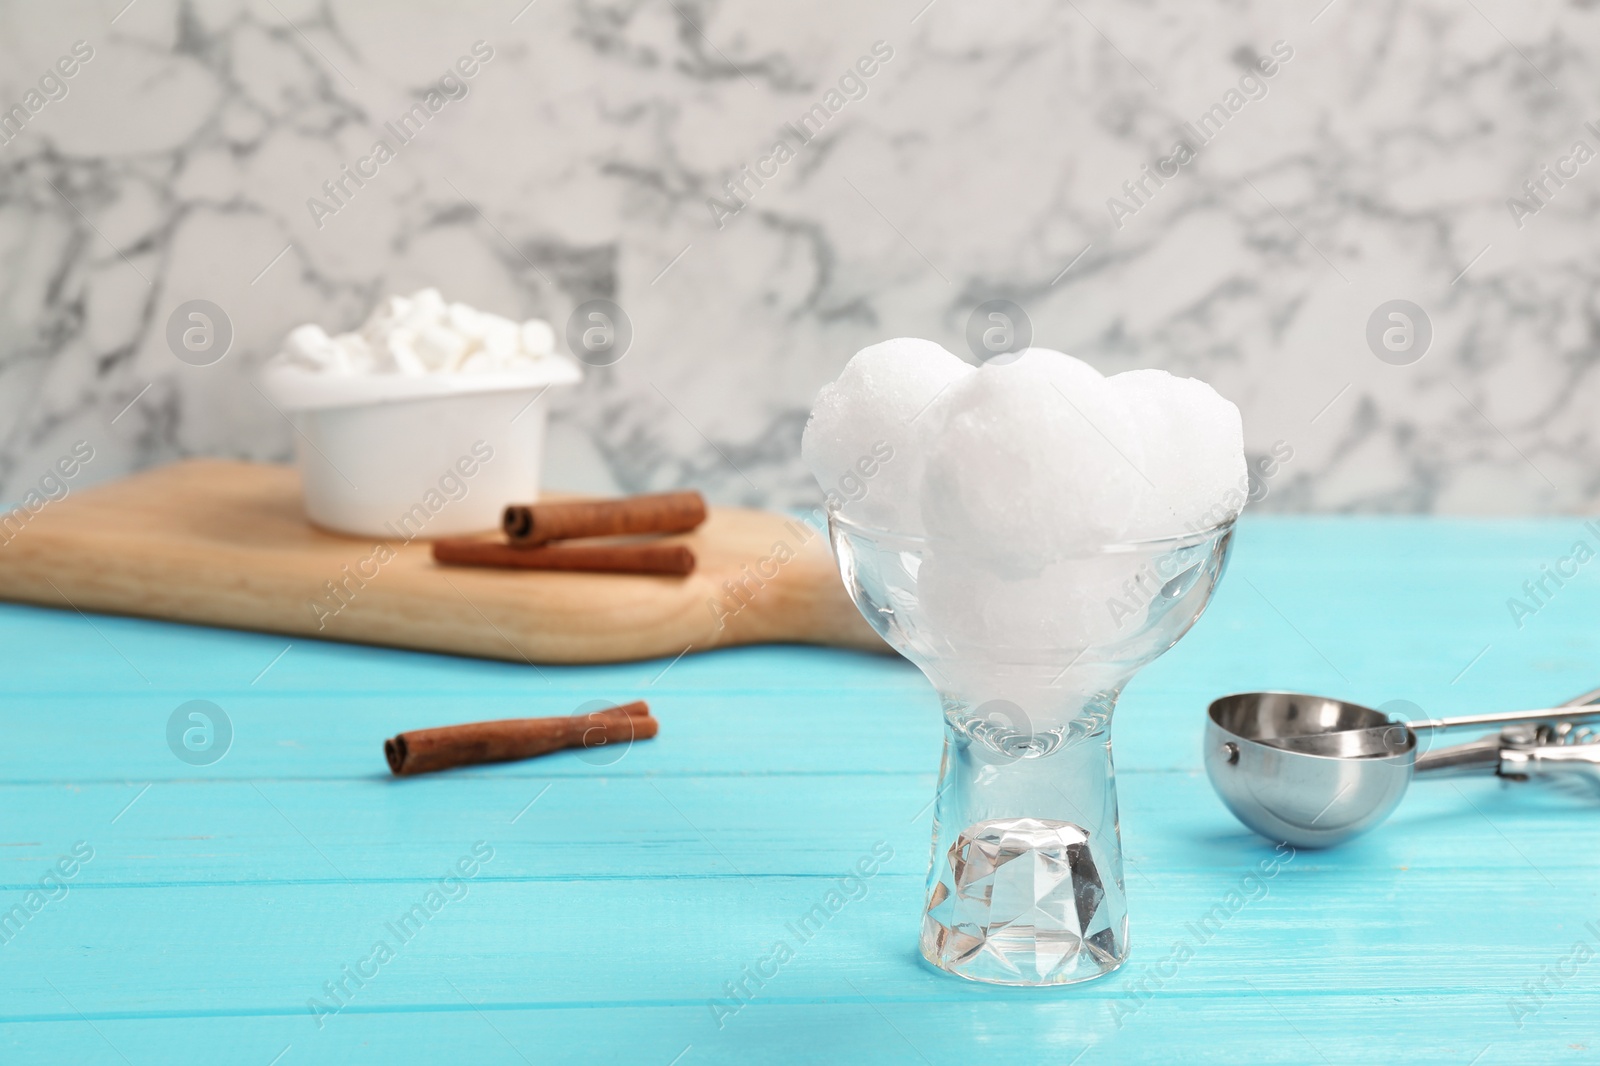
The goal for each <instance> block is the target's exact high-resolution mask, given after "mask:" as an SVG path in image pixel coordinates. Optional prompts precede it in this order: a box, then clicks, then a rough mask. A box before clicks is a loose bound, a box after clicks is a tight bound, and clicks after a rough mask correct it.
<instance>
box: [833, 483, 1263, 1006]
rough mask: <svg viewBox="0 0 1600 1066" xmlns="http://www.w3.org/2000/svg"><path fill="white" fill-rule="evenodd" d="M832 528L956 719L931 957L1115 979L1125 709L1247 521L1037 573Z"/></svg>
mask: <svg viewBox="0 0 1600 1066" xmlns="http://www.w3.org/2000/svg"><path fill="white" fill-rule="evenodd" d="M828 527H829V534H830V539H831V541H832V544H833V550H834V556H835V559H836V560H837V562H838V565H839V571H840V574H841V576H842V577H843V578H844V584H845V588H846V589H847V590H848V591H849V593H850V596H851V598H852V599H853V600H854V601H855V604H856V606H857V607H858V608H859V609H860V611H861V613H862V615H863V616H864V617H865V618H866V620H867V622H868V623H869V624H870V625H871V626H872V627H873V628H874V629H875V630H877V632H878V634H879V635H880V636H882V637H883V639H884V640H885V641H887V642H888V643H889V645H890V646H891V647H893V648H894V649H895V650H896V651H898V652H900V654H902V655H904V656H905V657H906V658H907V659H910V660H911V661H912V662H913V663H915V664H916V665H917V667H918V668H919V669H921V670H922V672H923V674H924V675H926V677H927V678H928V680H929V681H930V682H932V683H933V685H934V687H935V688H936V689H937V690H938V693H939V698H940V702H941V704H942V707H943V711H944V721H945V745H944V758H943V762H942V765H941V767H940V771H939V785H938V790H937V792H936V793H935V797H934V823H933V853H932V860H931V863H930V868H929V871H928V889H927V897H926V902H925V904H924V913H923V920H922V938H921V946H922V954H923V957H924V958H926V959H927V960H928V962H930V963H932V964H933V965H934V966H936V967H938V968H939V969H941V970H944V971H945V972H947V973H951V974H955V975H956V976H958V977H964V978H967V979H969V980H973V981H984V982H990V983H994V984H1006V985H1062V984H1072V983H1075V982H1079V981H1087V980H1090V979H1092V978H1095V977H1099V976H1101V975H1103V974H1106V973H1110V972H1111V971H1112V970H1114V969H1116V968H1117V967H1118V966H1120V965H1121V964H1122V962H1123V961H1124V960H1125V959H1126V958H1127V953H1128V908H1127V893H1126V889H1125V885H1124V880H1123V868H1122V842H1121V837H1120V831H1119V828H1118V820H1117V793H1116V780H1115V776H1114V771H1113V767H1112V759H1111V717H1112V712H1113V710H1114V708H1115V706H1116V701H1117V697H1118V696H1119V695H1120V694H1121V692H1122V689H1123V687H1124V686H1125V685H1126V684H1127V683H1128V681H1129V679H1131V678H1132V677H1133V675H1134V674H1135V673H1137V672H1138V671H1139V669H1140V668H1141V667H1143V666H1145V665H1146V664H1148V663H1150V662H1152V661H1153V660H1155V659H1156V658H1157V657H1158V656H1160V655H1161V654H1162V653H1163V652H1165V651H1166V650H1167V649H1169V648H1171V647H1172V646H1173V645H1174V644H1176V643H1177V642H1178V640H1179V638H1181V637H1182V636H1183V635H1184V633H1186V632H1188V630H1189V627H1190V626H1192V625H1193V624H1194V622H1195V620H1196V619H1198V618H1199V617H1200V614H1201V612H1202V611H1203V610H1204V609H1205V605H1206V603H1207V601H1208V600H1209V599H1210V596H1211V593H1212V590H1213V589H1214V588H1215V587H1216V583H1217V581H1218V580H1219V579H1220V578H1221V576H1222V571H1223V568H1224V566H1225V563H1226V560H1227V554H1228V546H1229V543H1230V540H1231V538H1232V532H1233V522H1232V521H1231V520H1230V521H1228V522H1226V523H1224V524H1222V525H1218V526H1214V527H1211V528H1208V529H1203V530H1199V531H1196V532H1192V533H1185V534H1182V535H1178V536H1171V537H1163V538H1159V539H1154V540H1142V541H1133V542H1128V543H1121V544H1105V545H1098V546H1094V547H1090V548H1086V549H1083V550H1081V551H1079V552H1077V553H1075V554H1071V555H1069V556H1067V557H1065V558H1062V559H1060V560H1058V561H1057V562H1055V563H1052V564H1051V565H1049V566H1047V567H1045V568H1044V570H1043V572H1035V573H1026V574H1015V573H1008V572H1007V571H1006V569H1005V566H1006V563H1005V559H1004V556H1003V555H1000V556H997V557H996V559H995V560H993V561H992V563H979V562H976V561H974V560H973V559H971V558H970V556H969V555H968V554H967V553H963V552H962V551H961V550H960V549H959V548H958V546H956V545H954V544H952V543H948V542H943V541H941V540H939V539H938V538H934V537H926V536H914V535H908V534H903V533H896V532H893V531H890V530H884V529H875V528H872V527H869V526H865V525H862V524H859V523H857V522H855V521H853V520H851V519H848V518H846V517H844V516H843V515H842V514H840V513H839V511H838V510H837V508H835V509H834V510H832V511H831V512H830V514H829V519H828Z"/></svg>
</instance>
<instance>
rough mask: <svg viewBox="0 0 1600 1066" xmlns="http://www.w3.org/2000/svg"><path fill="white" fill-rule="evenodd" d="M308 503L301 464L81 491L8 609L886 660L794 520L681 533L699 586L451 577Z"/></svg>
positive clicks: (750, 516) (584, 657)
mask: <svg viewBox="0 0 1600 1066" xmlns="http://www.w3.org/2000/svg"><path fill="white" fill-rule="evenodd" d="M299 492H300V490H299V483H298V481H297V479H296V477H295V474H294V471H293V470H292V469H291V468H289V467H283V466H272V465H266V464H260V463H240V462H228V461H222V460H210V459H206V460H201V459H195V460H190V461H187V462H183V463H177V464H174V465H172V466H168V467H163V468H160V469H157V470H151V471H148V472H145V473H142V474H138V475H136V476H134V477H130V478H127V479H125V480H123V481H118V482H114V483H112V484H108V485H102V486H99V487H97V488H94V489H90V490H87V491H84V492H82V493H75V494H73V495H71V496H68V497H67V498H66V499H64V500H61V501H59V502H57V503H53V504H49V505H47V506H45V507H44V508H43V509H42V510H41V511H40V512H39V513H38V514H37V515H35V516H33V517H31V518H30V519H29V520H28V521H27V523H26V524H25V525H20V526H18V528H16V529H15V530H13V529H9V528H8V529H6V530H5V531H4V532H3V534H0V536H3V538H4V540H5V543H4V544H3V546H0V598H4V599H9V600H16V601H21V602H27V603H37V604H43V605H46V606H50V607H61V606H66V605H72V606H74V607H75V608H77V609H78V610H84V611H103V612H108V613H117V614H132V615H140V616H144V617H153V618H165V619H172V620H177V621H185V622H199V623H203V624H207V625H219V626H233V627H237V628H243V629H259V630H266V631H269V632H274V633H286V634H291V635H295V636H301V637H307V636H313V637H321V638H324V639H329V640H341V641H355V642H358V643H367V644H383V645H391V646H395V647H402V648H416V649H421V650H425V651H441V652H450V653H453V654H458V655H478V656H485V657H488V658H493V659H507V660H510V661H514V662H526V661H532V662H613V661H618V660H627V659H639V658H650V657H653V656H657V655H675V654H677V653H679V652H681V651H683V650H684V649H685V648H690V647H694V648H698V649H700V650H705V649H708V648H713V647H723V646H729V645H737V644H748V643H755V642H761V641H775V640H776V641H795V642H801V643H807V642H809V643H819V644H830V645H840V646H844V647H869V648H871V647H881V645H880V643H879V641H878V639H877V637H876V636H875V635H874V634H873V633H872V631H871V630H870V629H869V628H868V627H867V626H866V623H865V622H863V621H862V620H861V616H860V615H859V614H858V613H857V611H856V610H855V608H854V607H853V606H852V605H851V604H850V602H849V600H848V598H847V597H846V596H845V594H844V591H843V587H842V585H841V583H840V581H839V578H838V574H837V573H836V571H835V570H834V566H833V562H832V560H831V557H830V556H829V554H828V551H827V547H826V544H825V540H826V537H825V536H824V535H823V534H820V533H818V532H817V531H815V530H814V529H812V528H811V527H809V526H807V525H806V524H805V523H804V522H801V521H800V520H798V519H791V518H786V517H785V516H783V515H775V514H770V513H767V512H762V511H750V510H740V509H737V508H713V509H712V511H711V513H710V516H709V517H708V518H707V520H706V523H705V524H704V525H703V526H701V527H700V528H699V529H698V530H696V531H695V532H693V533H688V534H683V535H680V536H676V537H672V538H668V539H669V541H670V542H671V543H682V544H685V545H688V546H689V548H690V549H691V550H692V551H693V552H694V553H695V555H696V557H697V559H698V560H699V565H698V567H697V568H696V571H695V573H693V574H691V575H689V576H688V577H684V578H676V577H646V576H635V575H622V574H605V575H597V574H579V573H549V572H537V573H529V572H507V571H502V570H492V571H486V570H484V569H482V568H477V567H442V566H440V565H438V564H436V563H435V562H434V561H433V559H432V558H431V556H430V554H429V545H428V542H427V541H426V540H425V539H420V538H419V539H415V540H409V541H408V540H406V539H405V536H406V535H407V534H410V533H413V532H414V531H413V530H412V529H410V528H409V527H408V528H407V529H406V530H405V531H404V532H401V531H400V530H397V531H396V533H395V536H393V537H389V538H382V539H380V538H367V539H362V538H355V537H346V536H338V535H335V534H332V533H328V532H325V531H323V530H319V529H317V528H315V527H313V526H311V525H310V524H309V523H308V522H307V521H306V519H305V517H304V514H303V513H302V511H301V506H300V497H299ZM425 529H426V527H425V526H424V527H422V531H424V532H425ZM780 546H781V548H782V551H781V552H780V551H779V548H780ZM751 568H755V569H756V571H757V572H758V576H757V577H756V578H755V579H754V580H753V581H752V579H751V578H750V570H751ZM761 573H768V574H770V575H771V576H769V577H765V578H763V577H761V576H759V575H760V574H761ZM734 584H742V586H743V588H744V590H745V591H744V592H742V593H739V594H737V595H735V593H733V592H730V591H729V588H730V587H731V586H732V585H734ZM336 586H337V587H336ZM746 604H747V605H746ZM719 609H720V613H719Z"/></svg>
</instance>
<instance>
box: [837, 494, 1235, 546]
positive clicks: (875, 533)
mask: <svg viewBox="0 0 1600 1066" xmlns="http://www.w3.org/2000/svg"><path fill="white" fill-rule="evenodd" d="M841 508H842V505H841V504H838V503H830V504H829V505H828V507H827V515H828V528H829V529H830V530H832V529H835V528H839V529H844V530H846V531H848V532H851V533H857V534H860V535H862V536H865V537H867V538H868V539H870V540H872V541H873V542H874V543H891V544H898V545H900V546H903V547H907V548H923V547H930V546H936V545H939V544H948V543H951V542H950V541H949V540H948V538H941V537H931V536H928V535H927V534H925V533H900V532H896V531H895V530H892V529H883V528H882V527H879V526H869V525H867V524H866V523H865V522H858V521H856V520H855V519H852V518H846V517H845V516H844V514H843V513H842V510H841ZM1238 520H1239V516H1238V515H1234V516H1233V517H1232V518H1230V519H1228V520H1227V521H1225V522H1218V523H1217V524H1216V525H1213V526H1207V527H1206V528H1204V529H1197V530H1194V531H1192V532H1187V533H1174V534H1168V535H1167V536H1164V537H1146V538H1143V539H1141V540H1126V541H1114V542H1112V543H1109V544H1098V545H1095V546H1094V547H1092V548H1086V549H1077V550H1074V551H1071V552H1069V553H1067V555H1066V556H1064V558H1069V559H1073V558H1084V557H1086V556H1090V555H1111V554H1131V553H1137V552H1148V551H1152V550H1167V551H1172V550H1175V549H1178V548H1190V547H1194V546H1196V545H1199V544H1204V543H1206V542H1207V541H1211V540H1215V539H1216V538H1217V537H1218V536H1220V535H1222V534H1226V533H1228V532H1231V531H1232V529H1233V527H1234V525H1235V523H1237V522H1238Z"/></svg>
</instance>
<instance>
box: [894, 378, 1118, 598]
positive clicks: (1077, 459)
mask: <svg viewBox="0 0 1600 1066" xmlns="http://www.w3.org/2000/svg"><path fill="white" fill-rule="evenodd" d="M1073 364H1077V365H1073ZM1086 370H1087V371H1088V372H1087V373H1086V372H1085V371H1086ZM940 406H941V415H942V424H941V425H940V426H938V427H937V430H938V431H937V435H936V437H935V438H934V440H933V442H932V444H931V446H930V447H929V449H928V456H927V473H926V476H925V478H924V482H923V486H922V493H921V497H922V515H923V519H924V521H925V522H926V524H927V529H928V532H929V533H930V534H932V535H934V536H938V537H943V538H947V539H949V540H951V541H953V542H955V543H957V544H959V545H960V546H961V549H962V550H964V551H967V552H970V553H972V554H973V555H974V557H978V558H984V559H987V560H989V561H991V562H992V563H997V564H1000V565H1003V566H1004V567H1005V568H1006V569H1007V570H1009V571H1010V572H1011V573H1012V574H1013V575H1014V576H1023V575H1026V574H1036V573H1038V572H1039V570H1040V569H1041V568H1042V567H1043V566H1044V565H1045V564H1047V563H1050V562H1053V561H1055V560H1058V559H1060V558H1062V557H1063V556H1064V555H1066V554H1068V553H1069V552H1071V551H1074V550H1077V549H1081V548H1083V547H1085V546H1094V545H1099V544H1105V543H1113V542H1116V541H1118V540H1119V539H1121V538H1122V536H1123V534H1124V531H1125V528H1126V526H1127V524H1128V519H1129V517H1130V515H1131V514H1132V513H1133V510H1134V508H1135V505H1136V503H1137V502H1138V501H1140V500H1141V498H1142V497H1143V496H1144V495H1145V494H1146V493H1147V492H1148V491H1149V485H1148V484H1147V483H1146V482H1145V480H1144V478H1143V477H1142V476H1141V475H1140V473H1139V469H1140V464H1141V463H1142V462H1143V460H1144V446H1143V442H1142V439H1141V435H1140V433H1139V432H1138V431H1137V428H1136V427H1135V426H1134V425H1133V424H1132V422H1131V414H1130V412H1129V410H1128V408H1127V407H1126V405H1125V404H1123V403H1122V402H1121V400H1120V398H1119V396H1118V395H1117V393H1116V392H1115V391H1114V390H1112V389H1111V388H1110V386H1109V384H1108V382H1107V380H1106V379H1104V378H1102V377H1100V376H1099V375H1098V374H1096V373H1093V370H1092V368H1088V367H1087V366H1086V365H1085V364H1078V361H1077V360H1070V357H1067V356H1062V355H1061V354H1060V353H1058V352H1052V353H1048V355H1045V354H1033V353H1030V356H1028V357H1024V358H1019V359H1017V360H1016V361H1014V362H1010V363H1005V364H1001V363H988V364H985V365H984V366H983V367H982V368H981V369H980V370H978V371H976V372H974V373H973V374H972V375H971V376H970V377H968V378H967V379H965V380H964V381H961V382H960V383H958V384H956V385H955V386H953V387H952V388H951V390H950V394H949V395H948V396H947V397H946V398H945V399H943V400H941V402H940Z"/></svg>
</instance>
